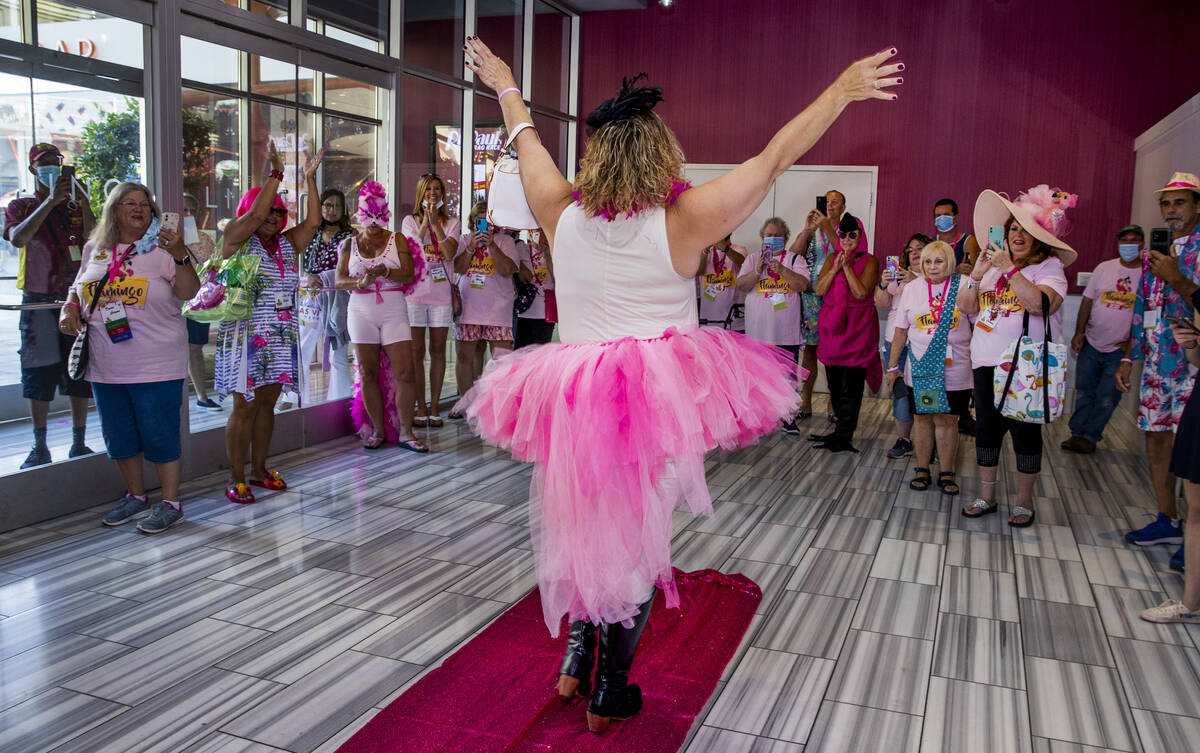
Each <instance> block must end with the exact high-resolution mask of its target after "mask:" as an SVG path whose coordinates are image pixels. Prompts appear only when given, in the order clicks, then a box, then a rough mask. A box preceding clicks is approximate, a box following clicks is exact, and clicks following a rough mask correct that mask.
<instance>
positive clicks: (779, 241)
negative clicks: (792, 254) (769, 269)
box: [763, 235, 783, 254]
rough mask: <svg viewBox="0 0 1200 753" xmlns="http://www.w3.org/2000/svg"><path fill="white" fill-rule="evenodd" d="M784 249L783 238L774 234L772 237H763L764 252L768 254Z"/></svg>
mask: <svg viewBox="0 0 1200 753" xmlns="http://www.w3.org/2000/svg"><path fill="white" fill-rule="evenodd" d="M782 250H783V238H780V237H779V236H777V235H773V236H771V237H770V238H763V252H764V253H768V254H777V253H779V252H780V251H782Z"/></svg>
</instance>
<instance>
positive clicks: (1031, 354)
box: [992, 293, 1067, 424]
mask: <svg viewBox="0 0 1200 753" xmlns="http://www.w3.org/2000/svg"><path fill="white" fill-rule="evenodd" d="M1049 310H1050V299H1049V298H1048V297H1047V296H1046V294H1045V293H1042V311H1043V312H1046V311H1049ZM1042 321H1043V322H1044V323H1045V327H1044V328H1043V330H1042V339H1041V340H1040V341H1039V340H1035V339H1034V338H1032V337H1030V336H1029V312H1028V311H1026V312H1025V321H1024V326H1023V327H1022V331H1021V336H1020V337H1018V338H1017V339H1016V340H1014V341H1013V342H1012V344H1011V345H1009V346H1008V348H1006V349H1005V351H1004V355H1003V356H1001V359H1000V364H999V365H998V366H997V367H996V372H995V376H994V378H993V382H992V387H993V392H994V396H995V400H996V410H998V411H1000V414H1001V415H1002V416H1005V417H1006V418H1014V419H1016V420H1018V421H1023V422H1025V423H1029V424H1048V423H1050V422H1051V421H1053V420H1054V419H1056V418H1058V417H1059V416H1061V415H1062V412H1063V398H1065V397H1066V394H1067V346H1065V345H1062V344H1061V343H1056V342H1051V340H1050V337H1051V334H1050V316H1049V315H1048V314H1044V315H1043V316H1042Z"/></svg>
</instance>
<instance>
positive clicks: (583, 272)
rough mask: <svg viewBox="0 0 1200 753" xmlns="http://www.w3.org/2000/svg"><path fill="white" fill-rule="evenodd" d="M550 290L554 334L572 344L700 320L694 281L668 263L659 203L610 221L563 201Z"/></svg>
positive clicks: (647, 335)
mask: <svg viewBox="0 0 1200 753" xmlns="http://www.w3.org/2000/svg"><path fill="white" fill-rule="evenodd" d="M554 290H555V297H556V298H557V301H558V329H559V337H560V338H561V340H562V342H564V343H567V344H570V345H579V344H583V343H596V342H607V341H610V340H619V339H621V338H623V337H634V338H637V339H640V340H645V339H651V338H656V337H660V336H662V333H663V332H664V331H665V330H667V329H668V328H669V327H675V328H677V329H678V330H679V331H681V332H687V331H689V330H692V329H695V328H696V327H697V326H699V325H698V320H697V312H696V283H695V281H694V280H693V279H692V278H691V277H680V276H679V275H678V274H676V273H675V268H674V267H672V266H671V252H670V249H669V246H668V244H667V213H666V210H665V209H664V208H662V207H658V208H656V209H652V210H649V211H646V212H643V213H641V214H639V215H637V216H634V217H621V218H618V219H615V220H611V221H609V220H605V219H603V218H600V217H591V218H589V217H588V216H587V215H586V214H585V213H584V211H583V207H581V206H579V205H578V204H575V203H572V204H571V205H570V206H568V207H567V208H566V209H565V210H563V213H562V216H561V217H559V219H558V228H557V230H556V232H555V234H554Z"/></svg>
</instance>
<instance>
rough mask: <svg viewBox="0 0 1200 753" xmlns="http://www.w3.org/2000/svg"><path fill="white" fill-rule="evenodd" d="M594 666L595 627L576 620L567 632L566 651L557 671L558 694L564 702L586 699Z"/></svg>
mask: <svg viewBox="0 0 1200 753" xmlns="http://www.w3.org/2000/svg"><path fill="white" fill-rule="evenodd" d="M595 664H596V626H595V625H593V624H591V623H590V622H584V621H583V620H576V621H575V622H572V623H571V628H570V630H569V631H568V632H567V650H566V651H565V652H564V653H563V658H562V664H561V665H560V666H559V669H558V694H559V695H560V696H562V697H563V699H564V700H570V699H572V698H575V697H582V698H586V697H587V696H588V694H589V693H591V692H592V667H593V666H595Z"/></svg>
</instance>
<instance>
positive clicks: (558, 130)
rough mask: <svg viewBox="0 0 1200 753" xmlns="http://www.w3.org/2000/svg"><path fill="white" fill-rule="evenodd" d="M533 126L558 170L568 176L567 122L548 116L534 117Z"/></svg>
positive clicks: (535, 115)
mask: <svg viewBox="0 0 1200 753" xmlns="http://www.w3.org/2000/svg"><path fill="white" fill-rule="evenodd" d="M533 124H534V125H535V126H536V127H537V132H538V136H540V137H541V139H542V145H543V146H545V147H546V151H548V152H550V156H551V157H552V158H553V159H554V164H556V165H558V170H559V172H561V173H562V174H563V175H564V176H566V174H567V128H568V127H569V125H568V123H567V121H565V120H559V119H558V118H551V117H549V116H546V115H537V114H534V116H533Z"/></svg>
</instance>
